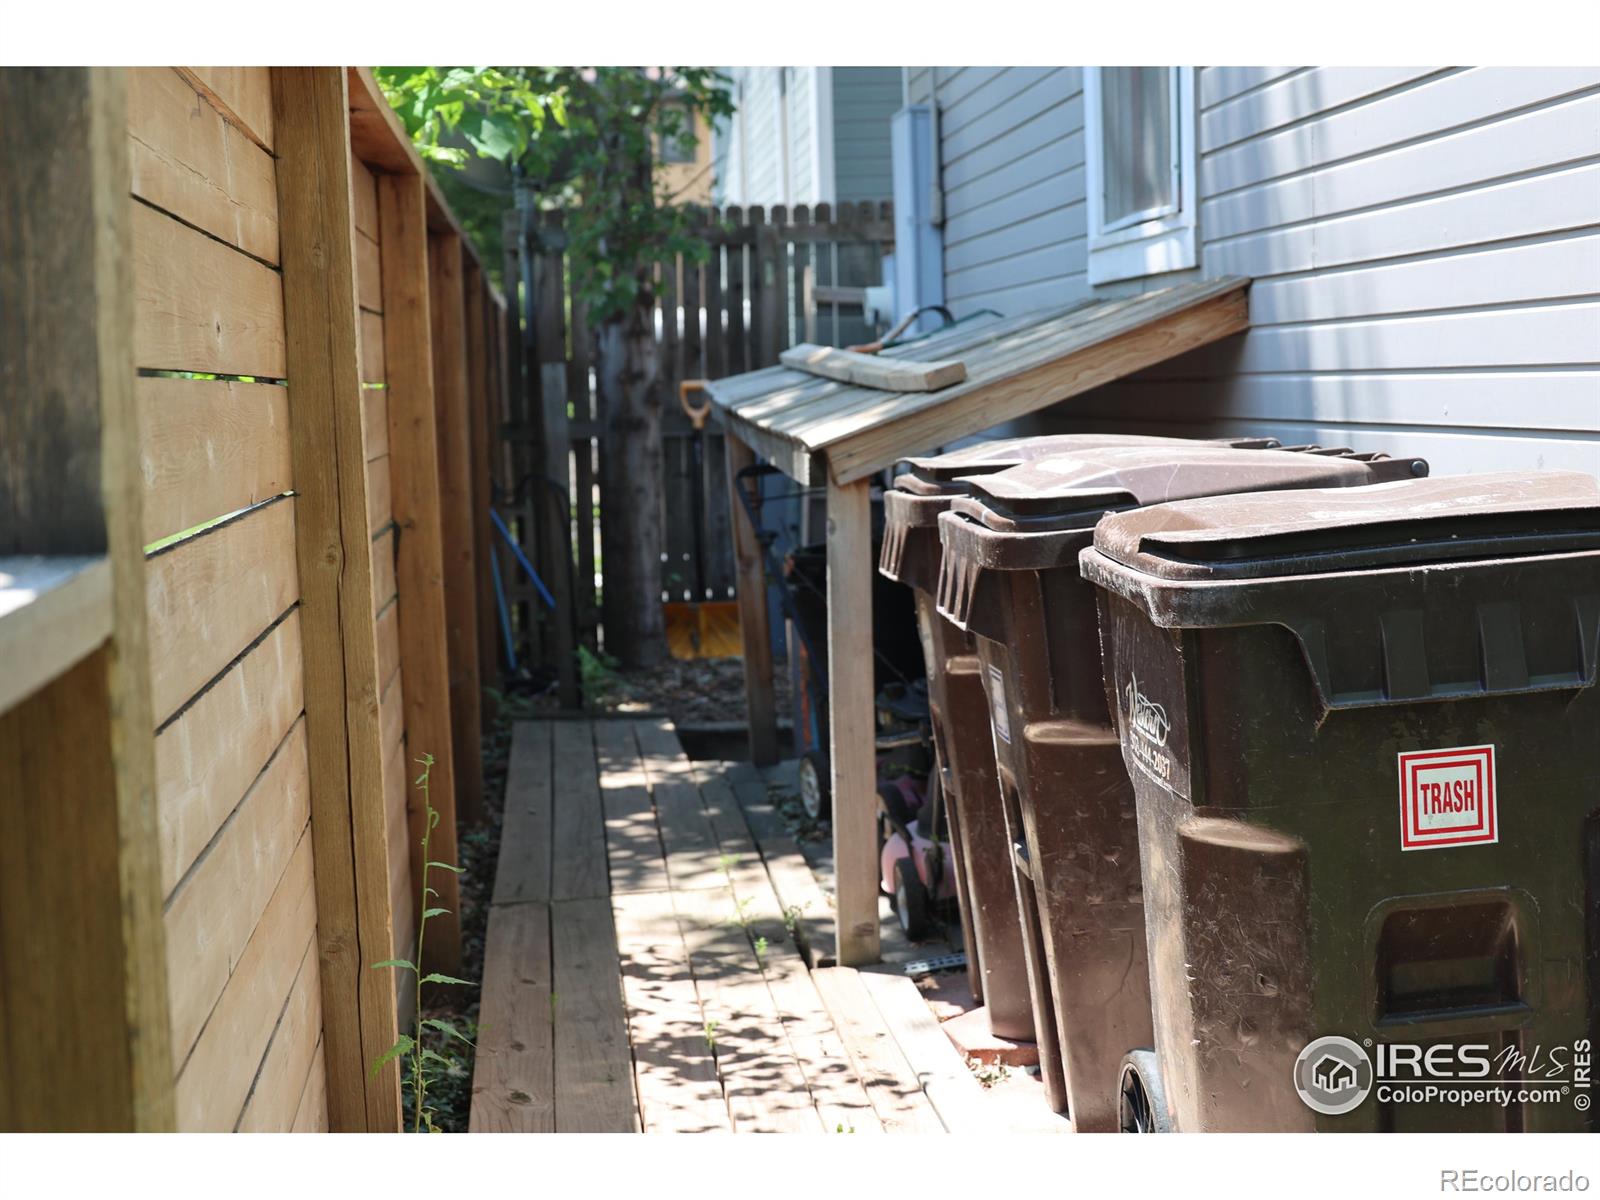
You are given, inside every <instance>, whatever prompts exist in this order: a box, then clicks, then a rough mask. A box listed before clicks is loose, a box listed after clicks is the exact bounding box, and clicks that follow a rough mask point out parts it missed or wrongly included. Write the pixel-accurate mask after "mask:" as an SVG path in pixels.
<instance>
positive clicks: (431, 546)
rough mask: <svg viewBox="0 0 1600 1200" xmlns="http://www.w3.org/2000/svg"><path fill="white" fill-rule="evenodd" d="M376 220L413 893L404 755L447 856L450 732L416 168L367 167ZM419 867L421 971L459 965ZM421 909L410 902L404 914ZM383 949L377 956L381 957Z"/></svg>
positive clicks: (439, 849) (454, 929) (445, 903)
mask: <svg viewBox="0 0 1600 1200" xmlns="http://www.w3.org/2000/svg"><path fill="white" fill-rule="evenodd" d="M378 227H379V233H380V252H381V254H382V256H383V257H382V276H383V314H384V320H383V346H384V363H385V377H386V379H387V393H388V402H389V458H390V468H389V485H390V494H391V496H392V503H393V508H394V520H395V527H396V528H397V529H398V530H399V537H398V538H397V539H396V543H395V578H396V582H397V584H398V587H399V593H400V600H399V605H400V609H399V618H400V681H401V687H402V695H403V697H404V702H405V729H406V748H407V761H406V762H405V764H404V770H405V786H406V789H407V797H406V799H407V811H408V813H409V814H410V822H409V825H410V828H409V830H408V832H407V839H406V840H407V843H408V846H409V849H410V864H411V878H412V880H413V881H414V884H415V885H416V886H413V888H412V889H411V891H412V893H413V895H414V896H416V895H420V885H421V882H422V877H423V872H424V870H425V869H426V868H425V864H424V861H423V858H422V833H423V827H422V822H423V817H424V814H423V812H422V809H421V803H420V802H421V797H420V796H419V795H417V794H416V791H415V789H414V788H412V786H411V780H412V778H413V777H414V776H415V774H416V772H415V771H414V770H413V762H412V761H411V760H415V759H416V758H418V757H420V756H421V755H423V754H431V755H433V757H434V767H435V769H434V771H433V773H432V775H431V777H430V784H429V791H430V797H429V798H430V800H431V802H432V805H433V807H434V808H435V809H436V810H438V812H439V814H440V821H439V828H438V829H437V830H435V831H434V836H435V843H434V847H435V851H436V854H435V857H436V858H437V859H438V861H441V862H454V861H455V857H454V855H455V850H456V801H455V794H456V793H455V743H454V739H453V738H452V736H451V717H450V661H449V655H448V651H447V649H446V646H447V637H448V634H447V632H446V631H447V629H448V624H449V623H448V620H447V618H446V615H445V578H444V540H443V533H442V527H441V525H440V515H439V435H438V429H437V427H436V424H435V421H434V390H433V350H432V343H431V340H430V331H431V329H432V319H431V316H430V311H429V310H430V305H429V296H428V226H427V213H426V196H425V191H424V185H423V180H422V176H420V175H380V176H378ZM435 874H436V875H437V878H435V877H434V876H430V877H429V882H430V884H432V886H434V887H436V888H438V889H439V892H440V896H439V905H438V906H439V907H441V908H447V909H449V910H450V912H449V914H448V915H446V916H444V917H441V918H439V919H438V921H437V923H435V924H430V926H429V936H428V939H427V943H426V944H425V946H424V949H425V950H426V951H427V962H426V963H424V964H422V965H423V968H424V970H430V971H431V970H439V971H443V972H446V973H447V974H448V973H451V972H453V971H455V970H457V969H458V968H459V967H460V965H461V924H460V917H459V916H457V915H456V914H457V913H458V912H459V911H460V908H461V905H460V903H459V888H458V885H457V883H456V878H455V875H454V874H453V873H452V872H449V871H440V872H436V873H435ZM420 916H421V914H420V913H417V912H413V914H412V917H413V920H415V919H416V918H418V917H420ZM385 957H388V956H387V955H386V956H385Z"/></svg>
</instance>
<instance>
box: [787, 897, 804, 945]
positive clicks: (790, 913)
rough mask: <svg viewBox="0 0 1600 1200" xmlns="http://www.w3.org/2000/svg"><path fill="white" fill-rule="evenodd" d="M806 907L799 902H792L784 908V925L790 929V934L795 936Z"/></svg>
mask: <svg viewBox="0 0 1600 1200" xmlns="http://www.w3.org/2000/svg"><path fill="white" fill-rule="evenodd" d="M804 911H805V910H804V908H803V907H802V906H801V905H798V904H791V905H789V907H788V908H786V909H784V910H783V927H784V928H785V929H787V930H788V931H789V936H790V937H794V936H795V930H797V929H798V928H799V927H800V916H801V914H802V913H803V912H804Z"/></svg>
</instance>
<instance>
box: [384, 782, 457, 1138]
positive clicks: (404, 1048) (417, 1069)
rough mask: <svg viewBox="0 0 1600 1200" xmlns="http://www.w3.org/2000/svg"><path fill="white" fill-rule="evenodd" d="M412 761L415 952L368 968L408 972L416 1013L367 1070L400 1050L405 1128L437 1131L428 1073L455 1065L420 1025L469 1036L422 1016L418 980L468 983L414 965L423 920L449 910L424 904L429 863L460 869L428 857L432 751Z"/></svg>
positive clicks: (429, 891)
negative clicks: (411, 1026)
mask: <svg viewBox="0 0 1600 1200" xmlns="http://www.w3.org/2000/svg"><path fill="white" fill-rule="evenodd" d="M417 762H419V763H420V764H421V765H422V774H421V775H418V776H417V778H416V786H417V787H418V788H420V789H421V790H422V806H423V810H424V813H425V814H426V819H425V820H424V821H423V823H422V862H423V864H424V865H423V868H422V904H421V912H422V916H421V917H420V918H419V919H418V921H417V957H416V960H415V961H412V960H410V959H404V958H387V959H384V961H383V962H376V963H373V964H372V969H373V970H374V971H381V970H392V971H410V972H411V974H412V976H413V977H414V978H415V979H416V989H417V990H416V1009H415V1011H416V1013H417V1017H418V1021H417V1031H416V1034H415V1035H412V1034H409V1033H402V1034H401V1035H400V1036H399V1037H398V1038H396V1039H395V1043H394V1045H392V1046H390V1047H389V1048H388V1049H387V1050H385V1051H384V1052H383V1053H382V1054H380V1055H379V1056H378V1059H377V1061H376V1062H374V1063H373V1064H372V1074H373V1075H376V1074H377V1073H378V1072H379V1071H381V1070H382V1069H383V1068H384V1066H385V1065H386V1064H387V1063H390V1062H393V1061H394V1060H395V1059H397V1058H399V1057H401V1056H402V1055H404V1056H405V1057H406V1059H407V1060H408V1062H407V1065H408V1066H409V1067H410V1069H411V1076H410V1085H411V1089H412V1108H411V1111H412V1113H413V1114H414V1115H413V1121H412V1127H411V1132H412V1133H421V1132H422V1128H423V1126H424V1125H426V1126H427V1128H428V1132H429V1133H438V1132H440V1130H439V1127H438V1126H437V1125H436V1124H435V1123H434V1120H433V1110H432V1109H430V1108H429V1107H428V1086H429V1084H430V1083H432V1082H434V1077H431V1076H430V1072H443V1073H449V1072H450V1070H451V1069H452V1068H453V1067H454V1066H455V1064H454V1063H453V1062H451V1060H450V1059H448V1058H446V1057H445V1056H444V1055H442V1054H440V1053H439V1052H438V1051H437V1050H430V1049H429V1048H428V1047H426V1046H424V1045H423V1044H422V1031H423V1029H424V1028H428V1029H436V1030H438V1031H439V1032H440V1033H442V1034H444V1035H445V1036H446V1037H450V1038H456V1039H459V1040H460V1041H463V1042H466V1043H467V1045H469V1046H470V1045H472V1039H470V1038H469V1037H467V1035H466V1034H464V1033H462V1032H461V1030H459V1029H457V1028H456V1027H455V1026H454V1025H452V1024H451V1023H450V1022H449V1021H446V1020H443V1019H442V1018H439V1017H427V1018H423V1016H422V985H423V984H426V983H437V984H456V985H460V986H463V987H471V986H472V983H471V981H470V980H466V979H457V978H456V977H455V976H454V975H441V974H439V973H438V972H436V971H433V972H429V973H428V974H426V975H424V974H423V973H422V968H421V967H420V966H418V965H417V964H418V963H420V962H422V947H423V944H424V938H425V937H426V935H427V932H428V922H429V920H431V919H432V918H434V917H442V916H444V915H445V914H446V913H447V912H449V909H444V908H435V907H430V906H429V904H428V901H429V900H430V899H433V898H436V897H437V896H438V895H439V893H438V892H437V891H435V890H434V889H433V888H431V887H429V886H428V872H429V871H430V870H432V869H433V868H434V867H438V868H440V869H441V870H445V871H454V872H455V873H456V874H457V875H459V874H461V868H460V867H458V866H456V865H455V864H454V863H446V862H434V861H432V860H431V859H430V858H429V857H428V851H429V847H430V843H431V841H432V838H433V831H434V829H436V828H437V827H438V824H439V813H438V811H437V810H436V809H435V808H434V807H433V805H432V804H431V803H429V795H428V779H429V775H430V773H431V772H432V770H433V755H431V754H424V755H423V756H422V757H421V758H419V759H417Z"/></svg>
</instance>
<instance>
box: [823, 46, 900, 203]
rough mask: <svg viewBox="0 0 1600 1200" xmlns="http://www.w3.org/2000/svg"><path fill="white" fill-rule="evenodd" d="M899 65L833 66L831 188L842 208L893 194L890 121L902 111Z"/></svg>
mask: <svg viewBox="0 0 1600 1200" xmlns="http://www.w3.org/2000/svg"><path fill="white" fill-rule="evenodd" d="M900 73H901V69H900V68H899V67H834V68H833V70H832V75H833V184H834V195H835V197H836V198H837V200H838V202H839V203H840V204H853V203H857V202H859V201H862V200H887V199H889V198H890V196H892V195H893V194H894V171H893V165H892V162H891V160H890V156H889V123H890V121H891V120H892V119H893V117H894V114H895V113H896V112H898V111H899V110H900V101H901V78H900Z"/></svg>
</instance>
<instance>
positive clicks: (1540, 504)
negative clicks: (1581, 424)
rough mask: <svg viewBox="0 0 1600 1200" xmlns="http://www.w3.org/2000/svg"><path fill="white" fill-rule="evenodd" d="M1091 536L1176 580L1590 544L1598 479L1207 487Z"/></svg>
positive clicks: (1130, 563) (1506, 477)
mask: <svg viewBox="0 0 1600 1200" xmlns="http://www.w3.org/2000/svg"><path fill="white" fill-rule="evenodd" d="M1261 457H1263V456H1262V455H1252V456H1251V460H1252V461H1254V460H1256V459H1259V458H1261ZM1094 544H1095V549H1096V550H1098V551H1099V552H1100V553H1102V554H1104V555H1105V556H1106V557H1108V558H1111V559H1113V560H1115V561H1116V562H1119V563H1121V564H1123V565H1124V566H1127V567H1130V568H1132V569H1134V570H1137V571H1142V572H1144V573H1145V574H1147V575H1153V576H1155V577H1157V578H1159V579H1171V580H1183V579H1251V578H1264V577H1278V576H1286V575H1310V574H1320V573H1323V572H1329V571H1348V570H1359V569H1363V568H1370V567H1383V566H1399V565H1407V564H1410V565H1417V564H1426V563H1440V562H1449V561H1460V560H1465V559H1485V558H1505V557H1512V556H1516V555H1527V554H1551V553H1560V552H1563V551H1572V550H1593V549H1600V482H1597V481H1596V479H1595V477H1594V476H1592V475H1587V474H1584V473H1583V472H1581V471H1548V472H1538V473H1535V474H1522V473H1517V472H1503V473H1497V474H1484V475H1446V476H1441V477H1439V478H1435V479H1409V480H1397V481H1394V482H1391V483H1380V484H1375V485H1373V486H1372V487H1364V488H1353V489H1346V488H1311V489H1307V490H1302V491H1296V492H1293V493H1290V494H1288V495H1249V494H1245V495H1230V496H1209V497H1205V498H1202V499H1192V500H1182V501H1179V502H1177V503H1172V504H1163V505H1160V506H1157V507H1153V508H1142V509H1139V510H1137V511H1133V512H1124V513H1116V514H1113V515H1112V516H1109V517H1107V518H1106V519H1105V520H1103V521H1102V522H1100V525H1099V526H1098V528H1097V529H1096V531H1095V538H1094Z"/></svg>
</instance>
